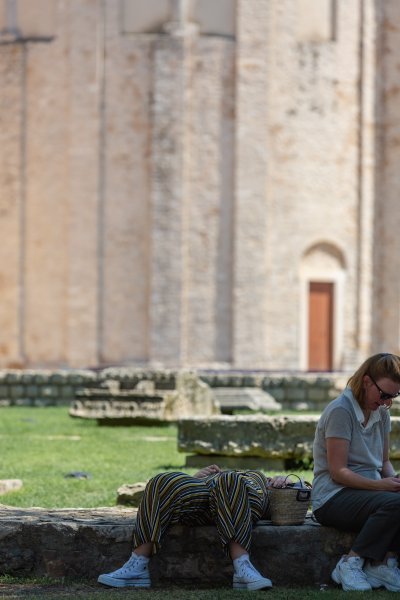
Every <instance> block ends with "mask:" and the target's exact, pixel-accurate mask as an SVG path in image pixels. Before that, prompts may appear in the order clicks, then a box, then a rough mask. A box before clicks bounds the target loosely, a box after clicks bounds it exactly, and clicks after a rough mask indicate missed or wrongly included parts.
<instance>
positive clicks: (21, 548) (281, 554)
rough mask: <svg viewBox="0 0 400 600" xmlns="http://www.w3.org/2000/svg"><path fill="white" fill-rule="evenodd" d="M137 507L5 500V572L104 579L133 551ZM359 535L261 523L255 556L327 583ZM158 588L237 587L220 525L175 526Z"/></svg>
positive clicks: (274, 573)
mask: <svg viewBox="0 0 400 600" xmlns="http://www.w3.org/2000/svg"><path fill="white" fill-rule="evenodd" d="M135 516H136V511H135V510H134V509H126V508H124V509H121V508H102V509H100V508H99V509H60V510H47V509H41V508H27V509H23V508H14V507H7V506H2V505H0V574H9V575H13V576H45V575H46V576H49V577H54V578H60V577H69V578H84V579H88V580H93V579H96V578H97V576H98V575H99V574H100V573H105V572H109V571H112V570H114V569H115V568H117V567H120V566H121V565H122V563H124V562H125V560H126V559H127V558H128V556H129V554H130V551H131V540H132V533H133V527H134V522H135ZM352 540H353V535H352V534H348V533H342V532H339V531H337V530H335V529H332V528H328V527H321V526H320V525H318V524H317V523H314V522H313V521H312V519H311V518H310V517H309V516H308V517H307V519H306V522H305V524H304V525H301V526H298V525H297V526H279V527H278V526H273V525H272V524H271V523H270V522H268V521H260V522H259V523H258V524H257V526H256V527H255V528H254V533H253V548H252V558H253V561H254V563H255V565H256V566H257V567H258V568H259V569H260V570H262V571H263V572H265V574H267V575H268V577H270V578H271V579H272V581H273V583H274V584H275V585H277V586H286V587H287V586H307V587H310V586H313V585H315V586H319V585H320V584H322V583H329V582H330V572H331V570H332V568H333V567H334V565H335V563H336V561H337V560H338V558H339V557H340V556H341V555H342V554H343V553H344V552H346V551H347V550H348V549H349V548H350V547H351V543H352ZM151 575H152V580H153V585H154V586H155V587H163V586H165V587H167V586H171V585H187V586H193V587H196V588H197V587H200V586H205V587H221V586H227V587H230V586H231V581H232V565H231V563H230V561H229V560H228V559H227V558H226V557H225V556H224V555H223V553H222V551H221V547H220V545H219V541H218V535H217V532H216V529H215V527H212V526H199V527H184V526H180V525H179V526H174V527H172V528H171V529H170V531H169V533H168V535H167V536H166V537H165V541H164V544H163V548H162V549H161V551H160V552H159V553H158V554H157V555H156V556H155V557H154V558H153V560H152V561H151Z"/></svg>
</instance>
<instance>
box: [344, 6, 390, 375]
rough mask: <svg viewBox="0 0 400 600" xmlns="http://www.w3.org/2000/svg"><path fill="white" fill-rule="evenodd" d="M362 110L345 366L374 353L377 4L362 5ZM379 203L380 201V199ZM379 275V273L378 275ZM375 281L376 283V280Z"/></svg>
mask: <svg viewBox="0 0 400 600" xmlns="http://www.w3.org/2000/svg"><path fill="white" fill-rule="evenodd" d="M360 22H361V28H360V81H361V85H360V98H359V101H360V110H359V224H358V230H359V244H358V286H357V342H356V347H357V354H358V355H357V356H354V357H353V360H351V358H352V357H350V356H347V360H346V364H347V365H348V366H350V365H351V364H355V365H356V364H358V363H359V362H360V360H364V359H365V357H366V356H368V355H369V354H371V352H373V333H374V332H373V320H374V319H373V315H374V314H376V311H375V306H374V263H375V261H376V258H377V253H378V249H377V248H375V243H374V228H375V225H376V223H377V219H378V218H379V216H378V214H377V213H376V207H375V202H376V198H375V196H376V191H377V189H378V183H379V177H378V172H379V166H380V148H379V143H380V139H381V131H382V129H381V128H382V123H381V115H380V113H379V108H378V106H379V102H377V100H378V99H379V98H380V93H381V92H380V78H379V65H378V54H379V52H380V50H381V48H380V34H381V11H380V9H379V5H378V4H377V3H376V2H375V1H374V0H367V1H366V2H363V3H362V12H361V15H360ZM378 200H379V199H378ZM376 275H378V273H376ZM375 281H376V280H375Z"/></svg>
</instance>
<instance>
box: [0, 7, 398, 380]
mask: <svg viewBox="0 0 400 600" xmlns="http://www.w3.org/2000/svg"><path fill="white" fill-rule="evenodd" d="M399 95H400V2H399V1H398V0H73V1H71V0H0V239H1V244H0V366H2V367H13V366H17V367H19V366H23V367H41V366H46V367H56V366H57V367H59V366H67V367H88V366H89V367H90V366H101V365H109V364H145V365H166V366H178V367H179V366H185V367H190V366H199V367H200V366H201V367H214V366H229V367H233V368H244V369H246V368H250V369H272V370H277V369H291V370H332V369H333V370H341V369H344V370H347V369H350V368H352V367H353V366H354V365H355V364H356V363H357V362H358V361H359V360H360V359H362V358H364V357H365V356H367V355H368V354H369V353H371V352H374V351H380V350H382V349H384V350H387V351H393V352H399V347H400V343H399V339H400V278H399V277H398V273H397V269H398V265H399V257H400V236H399V230H400V227H399V225H400V210H399V198H400V171H399V167H398V165H399V164H400V162H399V159H400V101H399Z"/></svg>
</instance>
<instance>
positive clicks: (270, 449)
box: [178, 415, 400, 470]
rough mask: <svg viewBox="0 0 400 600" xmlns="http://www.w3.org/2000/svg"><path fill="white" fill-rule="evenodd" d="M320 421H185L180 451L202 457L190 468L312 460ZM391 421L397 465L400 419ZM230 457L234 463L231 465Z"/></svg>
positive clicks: (298, 418) (295, 418) (250, 418)
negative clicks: (255, 460) (249, 460)
mask: <svg viewBox="0 0 400 600" xmlns="http://www.w3.org/2000/svg"><path fill="white" fill-rule="evenodd" d="M318 419H319V416H318V415H298V416H296V415H290V416H280V417H275V416H267V415H240V416H228V415H225V416H215V417H209V418H204V419H199V418H193V419H182V420H180V421H179V422H178V449H179V451H180V452H186V453H193V454H195V455H196V456H199V457H201V460H199V461H198V462H196V463H195V462H194V458H191V459H190V461H189V462H190V465H191V466H204V465H205V464H210V463H211V462H216V463H219V462H220V463H221V464H223V465H226V466H227V467H232V466H233V467H234V466H239V460H238V459H242V458H249V457H251V458H257V457H258V458H262V459H265V461H267V460H269V461H292V460H306V461H310V460H311V459H312V445H313V441H314V434H315V428H316V425H317V422H318ZM391 422H392V431H391V435H390V449H389V451H390V458H391V460H392V461H396V464H397V461H400V417H392V419H391ZM227 457H229V458H232V459H233V460H230V461H229V462H228V461H227V460H226V458H227ZM203 459H204V460H203ZM187 464H189V463H187ZM247 464H248V463H247ZM263 464H264V465H266V464H267V462H264V463H263ZM269 464H271V465H273V464H275V465H276V469H277V470H279V469H280V466H279V465H280V464H282V463H279V462H271V463H269ZM283 464H284V463H283ZM260 466H261V465H260Z"/></svg>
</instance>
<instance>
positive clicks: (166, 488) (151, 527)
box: [98, 473, 210, 587]
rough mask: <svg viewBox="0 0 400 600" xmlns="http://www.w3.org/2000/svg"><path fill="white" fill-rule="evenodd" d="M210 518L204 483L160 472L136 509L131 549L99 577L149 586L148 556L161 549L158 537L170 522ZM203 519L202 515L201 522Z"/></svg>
mask: <svg viewBox="0 0 400 600" xmlns="http://www.w3.org/2000/svg"><path fill="white" fill-rule="evenodd" d="M205 513H207V515H208V522H210V517H209V490H208V488H207V487H206V486H205V485H204V482H203V481H201V480H199V479H195V478H193V477H191V476H190V475H187V474H185V473H160V474H159V475H156V477H154V478H153V479H151V480H150V481H149V482H148V484H147V486H146V488H145V491H144V495H143V498H142V501H141V503H140V505H139V508H138V513H137V518H136V527H135V532H134V536H133V542H134V551H133V553H132V555H131V557H130V558H129V560H128V561H127V562H126V563H125V564H124V565H123V566H122V567H121V568H120V569H117V570H116V571H113V572H112V573H105V574H103V575H100V576H99V577H98V582H99V583H103V584H104V585H109V586H112V587H128V586H129V587H150V584H151V582H150V575H149V570H148V562H149V557H150V556H151V555H152V554H153V553H154V552H156V551H157V550H158V549H159V548H160V543H161V538H162V536H163V535H164V533H165V531H166V529H167V528H168V527H169V525H171V524H172V523H176V522H178V521H181V520H182V521H185V519H187V518H188V516H189V515H191V518H192V520H193V519H195V518H197V519H198V522H202V517H203V515H204V514H205ZM203 522H205V517H204V521H203Z"/></svg>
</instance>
